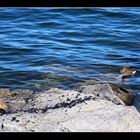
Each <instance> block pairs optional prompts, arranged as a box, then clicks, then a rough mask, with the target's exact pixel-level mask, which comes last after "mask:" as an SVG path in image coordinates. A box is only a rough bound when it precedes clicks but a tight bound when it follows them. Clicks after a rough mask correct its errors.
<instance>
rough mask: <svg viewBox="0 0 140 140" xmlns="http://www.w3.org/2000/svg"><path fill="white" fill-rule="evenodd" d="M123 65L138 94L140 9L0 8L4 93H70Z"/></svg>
mask: <svg viewBox="0 0 140 140" xmlns="http://www.w3.org/2000/svg"><path fill="white" fill-rule="evenodd" d="M123 65H129V66H134V67H136V68H137V73H136V76H135V77H133V78H130V79H129V80H127V84H128V85H129V86H130V88H131V89H132V90H133V91H135V92H137V93H140V85H139V82H140V78H139V76H140V71H139V69H140V8H0V87H1V88H12V89H13V88H14V89H16V88H27V89H36V88H37V89H39V88H50V87H58V88H64V89H69V88H73V87H75V86H76V85H77V84H78V83H80V82H84V81H86V80H92V79H95V78H98V79H100V78H101V80H103V79H104V78H103V77H104V76H106V75H107V74H116V75H119V71H120V68H121V67H122V66H123ZM101 75H103V76H101ZM116 77H117V76H116ZM106 81H109V78H106ZM113 81H115V78H114V80H113Z"/></svg>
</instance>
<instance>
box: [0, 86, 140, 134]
mask: <svg viewBox="0 0 140 140" xmlns="http://www.w3.org/2000/svg"><path fill="white" fill-rule="evenodd" d="M108 92H109V91H108ZM105 94H106V93H105ZM31 95H32V94H31ZM17 96H19V95H17ZM23 96H25V95H23ZM19 97H20V99H21V100H22V99H23V100H22V101H24V98H25V97H24V98H22V96H21V95H20V96H19ZM108 97H109V96H108ZM12 98H13V99H15V100H17V98H16V97H12ZM6 99H7V98H6ZM10 99H11V97H10ZM10 99H9V101H10ZM13 99H12V101H13ZM21 100H20V102H22V101H21ZM18 101H19V100H18ZM136 102H137V101H136V100H135V103H136ZM8 104H9V103H8ZM21 104H24V103H23V102H22V103H21ZM10 105H12V104H10ZM19 108H20V109H19V110H18V109H17V110H16V109H15V110H14V111H13V112H9V113H8V114H4V115H2V116H1V117H0V131H1V132H140V114H139V112H138V111H137V109H136V108H135V106H126V105H123V104H120V105H116V104H114V103H113V102H112V101H109V100H107V99H104V98H102V96H101V97H97V96H96V95H95V94H92V93H88V94H87V93H86V94H85V93H84V92H82V93H80V92H78V91H73V90H60V89H57V88H56V89H51V90H49V91H45V92H42V93H37V94H33V96H30V98H29V99H28V102H26V104H24V105H23V106H22V105H21V106H19Z"/></svg>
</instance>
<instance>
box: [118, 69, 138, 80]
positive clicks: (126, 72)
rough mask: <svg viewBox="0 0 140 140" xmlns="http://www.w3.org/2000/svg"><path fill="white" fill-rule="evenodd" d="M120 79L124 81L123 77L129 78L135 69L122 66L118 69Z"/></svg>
mask: <svg viewBox="0 0 140 140" xmlns="http://www.w3.org/2000/svg"><path fill="white" fill-rule="evenodd" d="M120 73H121V78H122V81H123V82H124V79H125V78H130V77H132V76H134V75H135V73H136V69H135V68H133V67H128V66H123V67H122V69H121V70H120Z"/></svg>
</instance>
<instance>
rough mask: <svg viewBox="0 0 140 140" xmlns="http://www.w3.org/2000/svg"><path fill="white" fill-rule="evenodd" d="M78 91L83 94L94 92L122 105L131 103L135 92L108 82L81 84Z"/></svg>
mask: <svg viewBox="0 0 140 140" xmlns="http://www.w3.org/2000/svg"><path fill="white" fill-rule="evenodd" d="M78 91H79V92H80V93H85V94H89V93H90V94H94V95H95V96H97V97H100V98H102V99H106V100H109V101H112V102H113V103H115V104H122V105H130V104H132V102H133V100H134V98H135V94H133V93H130V92H128V91H127V90H126V89H124V88H121V87H119V86H116V85H114V84H108V83H97V84H96V83H95V84H94V85H86V86H81V87H80V89H79V90H78Z"/></svg>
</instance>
